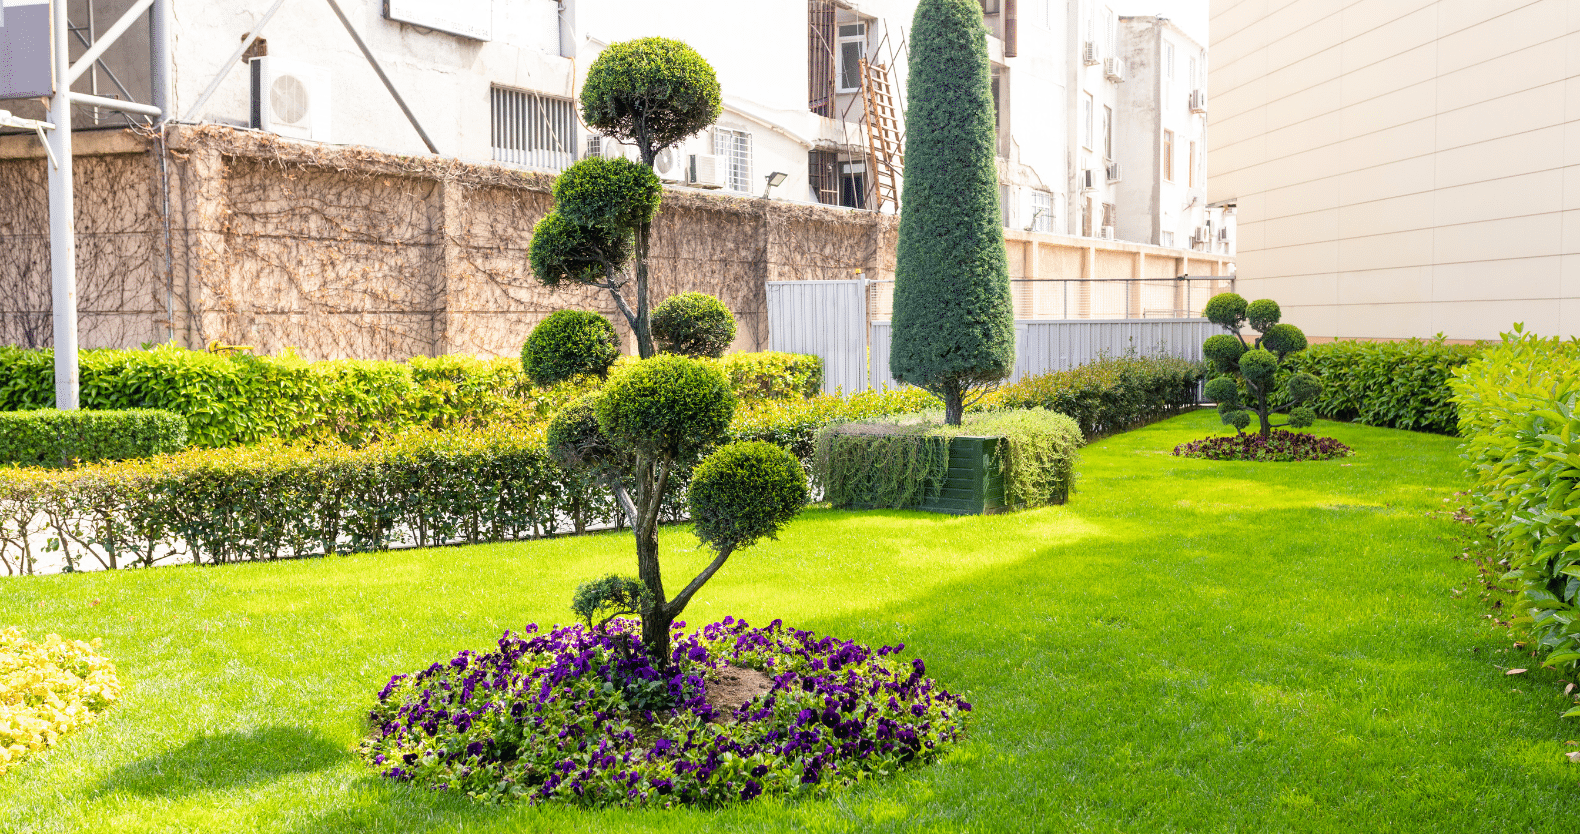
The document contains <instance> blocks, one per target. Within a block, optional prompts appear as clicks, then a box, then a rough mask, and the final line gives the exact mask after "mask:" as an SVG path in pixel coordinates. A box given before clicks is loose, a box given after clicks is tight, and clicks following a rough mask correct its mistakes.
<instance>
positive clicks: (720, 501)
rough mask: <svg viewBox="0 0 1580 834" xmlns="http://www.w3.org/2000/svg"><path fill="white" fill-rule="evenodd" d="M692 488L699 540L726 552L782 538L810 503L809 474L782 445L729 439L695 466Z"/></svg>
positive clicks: (694, 522)
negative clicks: (782, 531) (807, 482)
mask: <svg viewBox="0 0 1580 834" xmlns="http://www.w3.org/2000/svg"><path fill="white" fill-rule="evenodd" d="M688 492H689V497H690V503H691V520H692V523H693V526H694V528H695V530H696V533H697V538H698V539H699V540H701V542H702V543H703V544H706V545H708V546H709V547H711V548H713V549H714V550H715V551H716V552H719V553H728V552H729V551H732V550H737V549H739V548H742V547H749V546H751V545H752V544H754V543H755V542H757V540H759V539H763V538H770V539H771V538H776V537H777V536H778V534H779V530H780V529H781V528H783V527H784V525H785V524H786V523H788V522H789V521H790V519H792V518H794V517H795V515H796V513H799V512H801V508H802V507H805V506H806V501H807V485H806V472H805V471H804V470H802V469H801V464H800V462H799V461H797V460H796V459H795V457H794V456H793V455H791V454H790V453H789V452H787V451H785V450H784V449H782V448H780V447H778V446H774V445H772V444H769V443H756V442H744V443H742V442H737V443H730V444H727V445H725V446H721V447H719V448H718V449H717V450H715V451H714V452H713V453H712V454H710V455H708V456H707V457H706V458H705V459H703V461H702V463H700V464H698V465H697V468H696V472H695V474H693V475H692V476H691V488H690V490H689V491H688Z"/></svg>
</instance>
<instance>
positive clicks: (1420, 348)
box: [1289, 337, 1483, 434]
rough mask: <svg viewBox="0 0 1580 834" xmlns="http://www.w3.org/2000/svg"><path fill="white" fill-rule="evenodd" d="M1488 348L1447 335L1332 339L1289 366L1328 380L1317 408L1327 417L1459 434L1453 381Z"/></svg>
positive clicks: (1296, 357) (1293, 358)
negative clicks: (1397, 339)
mask: <svg viewBox="0 0 1580 834" xmlns="http://www.w3.org/2000/svg"><path fill="white" fill-rule="evenodd" d="M1482 350H1483V347H1482V346H1481V345H1451V344H1447V343H1445V342H1444V341H1443V339H1442V337H1438V338H1436V339H1431V340H1422V339H1411V340H1409V341H1406V342H1330V343H1328V344H1321V345H1312V346H1311V347H1308V348H1306V349H1305V350H1303V351H1301V352H1300V353H1298V354H1294V355H1292V356H1291V357H1290V362H1289V367H1290V371H1291V372H1299V371H1304V372H1306V373H1310V374H1313V375H1315V376H1316V377H1317V378H1318V379H1320V380H1322V392H1321V393H1320V394H1318V395H1317V396H1316V397H1315V398H1313V399H1312V401H1311V407H1312V409H1313V410H1315V411H1316V413H1317V414H1320V415H1322V416H1323V417H1329V418H1333V419H1336V420H1353V421H1355V422H1357V423H1364V424H1366V425H1369V426H1384V427H1387V428H1393V429H1411V430H1414V431H1429V432H1436V433H1438V434H1455V433H1457V432H1458V431H1459V409H1458V407H1457V406H1456V405H1455V403H1454V393H1453V390H1452V388H1451V386H1450V382H1451V380H1452V379H1453V376H1454V372H1455V370H1456V369H1458V368H1461V367H1463V366H1464V365H1465V364H1466V363H1468V362H1471V361H1473V360H1474V359H1475V358H1476V357H1477V356H1479V355H1480V354H1481V352H1482Z"/></svg>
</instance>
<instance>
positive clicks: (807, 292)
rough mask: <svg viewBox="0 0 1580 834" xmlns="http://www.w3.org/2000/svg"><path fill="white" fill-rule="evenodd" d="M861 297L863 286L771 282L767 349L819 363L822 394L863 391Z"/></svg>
mask: <svg viewBox="0 0 1580 834" xmlns="http://www.w3.org/2000/svg"><path fill="white" fill-rule="evenodd" d="M865 292H866V286H865V283H864V282H862V281H769V282H768V349H769V350H779V351H784V352H786V353H810V354H813V355H816V356H821V357H823V392H824V393H828V394H832V393H834V392H835V391H836V390H839V389H841V388H843V389H844V390H845V392H846V393H854V392H856V391H860V390H863V389H864V388H866V387H867V312H866V310H865V309H864V307H865V305H864V299H863V294H864V293H865ZM885 362H887V360H885Z"/></svg>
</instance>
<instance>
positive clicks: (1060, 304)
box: [867, 275, 1234, 321]
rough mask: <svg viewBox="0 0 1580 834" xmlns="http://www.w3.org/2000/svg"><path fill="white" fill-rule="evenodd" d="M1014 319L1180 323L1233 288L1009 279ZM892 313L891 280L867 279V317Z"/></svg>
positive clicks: (1227, 282) (1221, 281)
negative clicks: (1136, 320)
mask: <svg viewBox="0 0 1580 834" xmlns="http://www.w3.org/2000/svg"><path fill="white" fill-rule="evenodd" d="M1009 286H1010V293H1011V296H1012V297H1013V298H1014V301H1015V318H1016V319H1017V320H1028V321H1032V320H1037V321H1042V320H1048V319H1057V320H1060V321H1065V320H1069V319H1092V320H1109V319H1179V318H1194V317H1199V316H1200V315H1201V314H1202V308H1203V307H1205V306H1206V304H1207V299H1209V298H1212V297H1213V296H1215V295H1217V294H1218V293H1221V292H1231V291H1233V290H1234V279H1233V278H1231V277H1229V276H1226V275H1225V276H1218V277H1210V278H1141V279H1136V278H1125V279H1116V280H1112V281H1105V280H1081V279H1074V278H1012V279H1010V282H1009ZM893 312H894V281H893V280H892V279H891V280H875V281H869V282H868V286H867V316H868V318H869V319H870V320H873V321H877V320H880V319H887V318H889V317H890V316H891V315H892V314H893Z"/></svg>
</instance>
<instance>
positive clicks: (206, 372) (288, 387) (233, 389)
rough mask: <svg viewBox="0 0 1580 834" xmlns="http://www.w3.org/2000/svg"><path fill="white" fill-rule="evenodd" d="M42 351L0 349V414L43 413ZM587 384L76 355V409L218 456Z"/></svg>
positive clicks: (763, 391)
mask: <svg viewBox="0 0 1580 834" xmlns="http://www.w3.org/2000/svg"><path fill="white" fill-rule="evenodd" d="M54 361H55V359H54V352H53V351H52V350H48V349H44V350H24V349H21V348H16V347H10V346H0V411H20V410H28V409H40V408H48V407H52V406H53V405H54V404H55V366H54ZM720 361H721V362H722V363H723V366H724V369H725V371H726V374H727V375H728V376H729V378H730V380H731V383H732V384H733V385H735V386H737V393H739V394H740V395H741V396H742V398H743V399H746V400H761V399H764V398H769V397H783V396H805V395H806V393H808V392H815V391H816V390H817V387H818V386H819V385H821V384H822V363H821V361H820V360H818V358H817V357H815V356H813V357H807V356H796V355H791V354H784V353H766V352H765V353H753V354H735V355H732V356H728V357H726V358H724V359H723V360H720ZM598 384H600V383H599V381H598V380H592V379H586V380H580V381H568V382H562V383H559V384H556V385H554V386H551V387H547V388H538V387H534V386H533V385H532V384H531V383H530V382H529V381H528V380H527V379H526V377H525V376H524V374H523V373H522V370H521V363H520V362H519V361H518V360H516V359H514V358H504V359H477V358H475V357H471V356H462V355H452V356H438V357H421V356H419V357H414V358H412V359H411V360H410V361H408V362H386V361H367V360H355V359H341V360H330V361H321V362H309V361H306V360H304V359H302V358H300V357H298V356H296V355H295V354H294V353H292V352H289V351H287V352H285V353H282V354H280V355H277V356H266V357H258V356H252V355H249V354H245V353H229V354H221V353H211V352H208V351H195V350H187V349H185V348H180V347H176V346H174V345H160V346H157V347H152V348H149V349H147V350H85V351H82V353H81V392H82V405H83V408H86V409H92V410H99V411H107V410H126V409H160V410H165V411H171V412H174V413H176V414H180V415H181V416H183V417H185V418H186V419H187V425H188V433H189V437H188V439H189V441H190V442H191V443H192V444H193V445H195V446H199V447H204V448H218V447H224V446H237V445H247V444H253V443H259V442H262V441H265V440H291V441H330V440H333V441H339V442H342V443H347V444H351V445H363V444H366V443H369V442H372V441H374V440H377V439H379V438H381V437H386V436H389V435H390V434H391V433H394V432H399V431H402V430H405V429H410V428H444V427H447V426H453V425H458V424H462V423H470V424H474V425H476V424H485V423H492V422H523V421H526V422H532V421H534V420H537V419H541V418H543V417H546V416H548V415H549V414H550V413H552V412H553V410H554V409H557V408H558V407H559V406H561V405H563V404H564V403H565V402H567V401H568V400H570V399H572V398H574V397H576V396H578V395H580V394H581V393H584V392H585V391H586V390H587V389H588V388H589V387H591V386H594V385H598Z"/></svg>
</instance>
